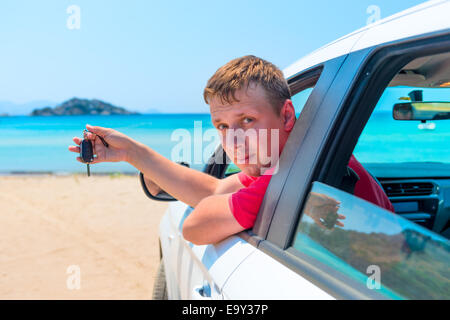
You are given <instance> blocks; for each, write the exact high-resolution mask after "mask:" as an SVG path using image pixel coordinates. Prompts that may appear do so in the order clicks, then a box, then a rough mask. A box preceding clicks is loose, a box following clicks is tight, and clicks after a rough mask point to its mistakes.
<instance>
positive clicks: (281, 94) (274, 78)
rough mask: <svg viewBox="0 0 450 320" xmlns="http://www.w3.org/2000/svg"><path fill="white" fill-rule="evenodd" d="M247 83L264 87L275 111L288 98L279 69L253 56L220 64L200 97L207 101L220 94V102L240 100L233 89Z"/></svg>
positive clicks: (288, 94) (246, 85) (284, 81)
mask: <svg viewBox="0 0 450 320" xmlns="http://www.w3.org/2000/svg"><path fill="white" fill-rule="evenodd" d="M250 84H259V85H261V86H262V87H263V88H264V90H265V92H266V95H267V98H268V100H269V102H270V103H271V105H272V106H273V107H274V109H275V111H276V113H277V114H279V113H280V110H281V107H282V106H283V104H284V102H285V101H286V99H290V98H291V92H290V90H289V86H288V84H287V81H286V79H285V78H284V76H283V73H282V72H281V70H280V69H278V67H277V66H275V65H274V64H272V63H270V62H268V61H266V60H264V59H261V58H258V57H255V56H253V55H248V56H244V57H240V58H236V59H233V60H231V61H230V62H228V63H227V64H225V65H224V66H222V67H220V68H219V69H218V70H217V71H216V72H215V73H214V75H213V76H212V77H211V78H210V79H209V80H208V83H207V84H206V87H205V90H204V91H203V98H204V100H205V102H206V103H207V104H209V103H210V101H211V99H212V98H213V97H219V98H220V99H221V102H222V103H224V102H226V103H228V104H231V103H233V102H239V100H238V99H236V96H235V92H236V91H237V90H240V89H243V88H244V87H245V89H248V86H249V85H250Z"/></svg>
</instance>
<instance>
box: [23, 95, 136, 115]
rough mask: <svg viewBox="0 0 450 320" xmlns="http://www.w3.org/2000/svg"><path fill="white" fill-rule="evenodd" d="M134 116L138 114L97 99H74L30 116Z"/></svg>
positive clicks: (39, 110) (34, 112)
mask: <svg viewBox="0 0 450 320" xmlns="http://www.w3.org/2000/svg"><path fill="white" fill-rule="evenodd" d="M116 114H118V115H132V114H139V113H137V112H132V111H128V110H126V109H124V108H122V107H116V106H114V105H112V104H110V103H107V102H103V101H101V100H97V99H92V100H89V99H79V98H72V99H70V100H67V101H65V102H63V103H61V104H60V105H58V106H56V107H54V108H51V107H44V108H40V109H34V110H33V111H32V112H31V114H30V116H75V115H105V116H109V115H116Z"/></svg>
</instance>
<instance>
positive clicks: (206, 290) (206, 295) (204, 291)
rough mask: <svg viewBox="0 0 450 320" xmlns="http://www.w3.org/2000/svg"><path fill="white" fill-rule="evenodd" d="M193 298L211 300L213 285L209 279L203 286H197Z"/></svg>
mask: <svg viewBox="0 0 450 320" xmlns="http://www.w3.org/2000/svg"><path fill="white" fill-rule="evenodd" d="M192 299H193V300H211V299H212V297H211V286H210V285H209V283H208V282H207V281H205V282H204V283H203V285H202V286H196V287H194V289H193V292H192Z"/></svg>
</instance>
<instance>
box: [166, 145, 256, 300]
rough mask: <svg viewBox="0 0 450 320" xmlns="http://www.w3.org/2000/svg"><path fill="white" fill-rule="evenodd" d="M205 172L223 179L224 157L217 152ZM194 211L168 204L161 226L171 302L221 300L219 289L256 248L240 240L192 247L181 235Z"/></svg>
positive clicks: (237, 238)
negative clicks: (184, 225)
mask: <svg viewBox="0 0 450 320" xmlns="http://www.w3.org/2000/svg"><path fill="white" fill-rule="evenodd" d="M209 163H210V164H209V165H207V166H206V167H205V169H204V172H206V173H208V174H211V175H213V176H215V177H217V178H223V177H224V175H225V169H226V155H225V154H224V152H223V150H222V149H221V148H218V149H217V150H216V152H215V154H214V155H213V156H212V157H211V159H210V161H209ZM192 210H193V208H192V207H189V206H187V205H185V204H183V203H181V202H179V201H177V202H173V203H171V205H170V206H169V209H168V210H167V212H166V214H165V215H164V217H163V219H162V221H161V225H160V241H161V246H162V247H163V248H164V249H163V252H164V253H165V254H164V255H163V260H164V266H165V273H166V281H167V287H168V296H169V298H170V299H193V300H209V299H222V298H223V296H222V287H223V285H224V283H225V281H226V280H227V279H228V277H229V276H230V275H231V273H232V272H233V271H234V270H235V269H236V268H237V266H238V265H239V264H240V263H241V262H242V261H243V260H244V259H245V258H246V257H247V256H249V255H250V254H251V253H252V252H253V251H254V250H256V248H255V247H254V246H252V245H250V244H249V243H248V242H247V241H246V240H245V239H243V238H241V237H239V236H232V237H229V238H227V239H225V240H224V241H221V242H220V243H216V244H212V245H194V244H192V243H191V242H189V241H186V240H185V239H184V238H183V235H182V226H183V222H184V219H186V217H187V216H188V215H189V214H190V213H191V212H192Z"/></svg>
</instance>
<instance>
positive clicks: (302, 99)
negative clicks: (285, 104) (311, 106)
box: [291, 88, 314, 118]
mask: <svg viewBox="0 0 450 320" xmlns="http://www.w3.org/2000/svg"><path fill="white" fill-rule="evenodd" d="M313 89H314V88H308V89H305V90H302V91H300V92H299V93H297V94H295V95H293V96H292V99H291V100H292V104H293V105H294V109H295V115H296V116H297V118H298V117H299V115H300V113H301V112H302V110H303V107H304V106H305V104H306V101H308V98H309V96H310V95H311V92H312V91H313Z"/></svg>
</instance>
